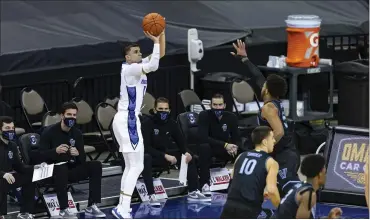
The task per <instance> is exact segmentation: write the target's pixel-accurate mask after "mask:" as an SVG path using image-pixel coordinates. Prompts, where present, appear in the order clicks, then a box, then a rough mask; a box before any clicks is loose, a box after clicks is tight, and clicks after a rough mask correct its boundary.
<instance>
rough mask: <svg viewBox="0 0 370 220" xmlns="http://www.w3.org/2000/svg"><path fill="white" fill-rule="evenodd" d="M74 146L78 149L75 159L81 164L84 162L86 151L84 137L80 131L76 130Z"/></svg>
mask: <svg viewBox="0 0 370 220" xmlns="http://www.w3.org/2000/svg"><path fill="white" fill-rule="evenodd" d="M76 134H77V135H76V146H75V147H76V148H77V150H78V153H79V154H78V157H77V160H78V162H79V163H80V164H83V163H85V162H86V153H85V143H84V138H83V135H82V133H81V131H78V132H76Z"/></svg>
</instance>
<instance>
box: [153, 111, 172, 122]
mask: <svg viewBox="0 0 370 220" xmlns="http://www.w3.org/2000/svg"><path fill="white" fill-rule="evenodd" d="M156 115H157V117H158V118H159V119H160V120H162V121H166V120H167V119H168V116H169V115H170V113H169V112H166V111H157V113H156Z"/></svg>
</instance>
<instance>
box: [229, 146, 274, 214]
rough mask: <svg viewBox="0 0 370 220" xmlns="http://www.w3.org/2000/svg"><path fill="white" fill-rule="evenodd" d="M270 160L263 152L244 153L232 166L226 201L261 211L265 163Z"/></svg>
mask: <svg viewBox="0 0 370 220" xmlns="http://www.w3.org/2000/svg"><path fill="white" fill-rule="evenodd" d="M269 158H270V156H269V154H268V153H266V152H264V151H256V150H251V151H246V152H244V153H242V154H241V155H240V156H239V158H238V160H237V161H236V162H235V165H234V170H233V172H234V175H233V180H232V182H231V185H230V187H229V194H228V197H227V200H228V201H229V200H230V201H234V202H240V203H242V204H246V205H248V206H250V207H253V208H256V209H261V205H262V203H263V201H264V198H263V193H264V189H265V187H266V177H267V168H266V162H267V160H268V159H269Z"/></svg>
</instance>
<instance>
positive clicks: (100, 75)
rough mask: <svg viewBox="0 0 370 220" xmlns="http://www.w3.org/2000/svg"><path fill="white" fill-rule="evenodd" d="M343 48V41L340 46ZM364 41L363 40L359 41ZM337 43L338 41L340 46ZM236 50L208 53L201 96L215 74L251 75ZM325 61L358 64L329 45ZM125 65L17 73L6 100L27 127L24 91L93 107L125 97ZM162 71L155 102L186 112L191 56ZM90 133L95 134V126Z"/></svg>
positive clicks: (268, 49) (261, 58)
mask: <svg viewBox="0 0 370 220" xmlns="http://www.w3.org/2000/svg"><path fill="white" fill-rule="evenodd" d="M340 42H341V43H342V44H343V41H340ZM357 42H358V41H357ZM334 44H335V42H334ZM232 50H233V48H232V46H231V45H229V46H223V47H218V48H215V49H210V50H206V51H205V55H204V58H203V60H201V61H200V62H199V64H198V68H199V69H201V71H200V72H198V73H196V74H195V79H196V84H195V89H196V91H197V93H198V94H199V95H200V96H201V98H202V96H203V94H204V93H205V91H203V90H204V89H203V88H204V85H202V81H201V80H200V78H202V77H203V76H204V75H205V74H207V73H211V72H235V73H240V72H243V71H246V69H245V67H244V66H243V64H241V63H240V62H239V61H237V60H235V59H234V57H232V56H231V55H230V52H231V51H232ZM248 54H249V57H250V59H251V60H252V61H253V62H254V63H255V64H260V65H263V64H266V63H267V60H268V56H269V55H276V56H278V55H281V54H286V44H285V43H276V44H267V45H255V46H250V47H248ZM320 56H321V57H324V58H332V59H335V60H341V61H343V60H352V59H356V56H357V52H356V48H351V47H350V48H349V49H347V50H344V49H343V50H335V45H333V44H331V45H330V43H328V41H327V40H321V42H320ZM121 62H122V61H121V60H120V59H118V60H110V61H105V62H95V63H93V62H92V63H87V64H84V65H69V66H59V67H54V68H40V69H35V70H23V71H13V72H6V73H1V74H0V83H1V85H2V87H3V89H2V93H1V99H2V100H3V101H5V102H7V103H9V104H10V105H11V106H12V107H13V108H14V109H16V113H15V117H16V119H17V121H18V122H19V123H24V116H23V114H22V112H21V110H20V99H19V98H20V91H21V89H22V88H23V87H26V86H28V87H31V88H33V89H35V90H36V91H37V92H39V93H40V94H41V96H42V97H43V98H44V99H45V102H46V103H47V105H48V106H49V108H50V109H52V110H58V108H59V106H60V105H61V104H62V103H63V102H65V101H67V100H70V99H72V98H73V97H74V96H76V95H77V96H82V98H84V99H86V100H87V101H88V102H89V104H90V105H91V106H92V108H95V106H96V104H98V103H99V102H101V101H102V100H104V98H105V97H106V96H118V95H119V84H120V83H119V80H120V76H119V72H120V66H121ZM160 66H161V67H160V69H159V70H158V71H157V72H155V73H151V74H149V75H148V77H149V83H148V92H150V93H151V94H152V95H154V96H155V97H159V96H164V97H167V98H169V99H170V102H171V106H172V112H173V113H174V114H173V115H177V114H178V113H181V112H183V110H184V109H183V107H182V103H181V101H180V100H179V98H178V95H177V94H178V92H180V91H182V90H184V89H188V88H189V86H190V75H189V71H190V70H189V64H188V59H187V55H185V54H175V55H170V56H166V57H164V58H163V60H161V63H160ZM80 77H83V78H84V79H83V80H82V81H80V83H79V86H78V91H76V90H75V89H74V88H73V85H74V83H75V81H76V79H78V78H80ZM88 130H95V128H94V127H93V126H90V127H88Z"/></svg>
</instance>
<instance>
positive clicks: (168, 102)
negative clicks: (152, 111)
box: [154, 97, 170, 108]
mask: <svg viewBox="0 0 370 220" xmlns="http://www.w3.org/2000/svg"><path fill="white" fill-rule="evenodd" d="M158 103H167V104H170V101H168V99H166V98H164V97H159V98H157V99H156V100H155V101H154V108H157V105H158Z"/></svg>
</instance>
